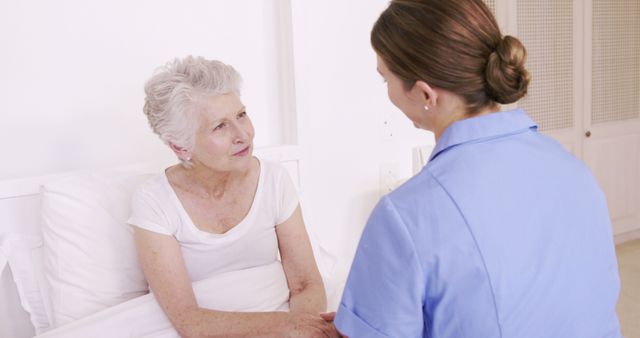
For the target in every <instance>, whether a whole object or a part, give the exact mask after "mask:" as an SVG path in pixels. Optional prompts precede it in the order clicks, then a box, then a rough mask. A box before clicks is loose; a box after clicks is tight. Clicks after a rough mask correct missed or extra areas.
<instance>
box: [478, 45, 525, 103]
mask: <svg viewBox="0 0 640 338" xmlns="http://www.w3.org/2000/svg"><path fill="white" fill-rule="evenodd" d="M526 58H527V51H526V50H525V48H524V46H523V45H522V43H521V42H520V40H518V39H517V38H514V37H512V36H509V35H507V36H505V37H504V38H503V39H502V40H501V41H500V42H499V43H498V45H497V46H496V48H495V50H494V51H493V52H492V53H491V55H489V61H488V62H487V67H486V69H485V74H484V75H485V80H486V92H487V95H488V96H489V97H490V98H491V99H492V100H494V101H496V102H498V103H503V104H507V103H513V102H516V101H518V100H519V99H520V98H521V97H523V96H524V95H525V94H526V93H527V87H528V86H529V80H530V77H529V72H527V70H526V69H525V68H524V63H525V61H526Z"/></svg>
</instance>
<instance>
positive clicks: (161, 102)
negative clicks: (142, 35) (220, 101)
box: [143, 55, 242, 165]
mask: <svg viewBox="0 0 640 338" xmlns="http://www.w3.org/2000/svg"><path fill="white" fill-rule="evenodd" d="M241 82H242V78H241V77H240V74H238V72H236V70H235V69H233V67H231V66H229V65H226V64H224V63H222V62H220V61H216V60H207V59H205V58H203V57H194V56H191V55H189V56H187V57H185V58H184V59H175V60H173V61H171V62H169V63H167V64H166V65H164V66H163V67H160V68H158V69H157V70H156V71H155V73H154V75H153V76H152V77H151V79H149V81H147V83H146V84H145V86H144V92H145V99H144V108H143V111H144V113H145V115H147V119H148V120H149V125H150V126H151V129H153V132H154V133H156V134H158V136H159V137H160V139H161V140H162V141H164V142H165V143H166V144H167V145H168V144H169V143H172V144H174V145H176V146H178V147H180V148H183V149H185V150H187V151H192V150H193V148H194V146H195V134H196V131H197V129H198V127H199V119H198V115H197V114H195V111H194V110H195V106H196V104H195V103H196V102H197V100H198V98H199V97H200V96H202V95H224V94H229V93H234V94H236V95H240V85H241ZM180 160H181V161H183V164H186V165H188V164H189V163H184V162H185V159H180Z"/></svg>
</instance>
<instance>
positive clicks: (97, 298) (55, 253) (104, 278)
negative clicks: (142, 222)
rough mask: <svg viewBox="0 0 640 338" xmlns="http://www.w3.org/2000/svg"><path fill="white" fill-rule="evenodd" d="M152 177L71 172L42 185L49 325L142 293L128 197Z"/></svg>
mask: <svg viewBox="0 0 640 338" xmlns="http://www.w3.org/2000/svg"><path fill="white" fill-rule="evenodd" d="M150 176H151V175H149V174H140V173H131V172H122V171H107V172H99V173H86V174H76V175H72V176H69V177H66V178H64V179H61V180H58V181H55V182H51V183H47V184H45V185H43V186H42V189H41V194H42V233H43V241H44V271H45V280H46V283H47V285H48V288H49V290H48V293H49V295H50V300H51V309H52V312H53V325H54V327H58V326H61V325H63V324H66V323H69V322H71V321H74V320H77V319H80V318H82V317H85V316H87V315H90V314H93V313H96V312H98V311H100V310H102V309H105V308H107V307H110V306H113V305H115V304H119V303H122V302H124V301H127V300H129V299H132V298H135V297H138V296H141V295H143V294H145V293H147V289H148V288H147V283H146V281H145V278H144V275H143V273H142V270H141V268H140V265H139V263H138V258H137V255H136V251H135V247H134V243H133V237H132V229H131V228H130V226H129V225H127V224H126V220H127V218H128V217H129V212H130V201H131V195H132V194H133V191H134V190H135V188H136V187H137V186H138V185H139V184H140V183H142V182H143V181H145V180H146V179H148V178H149V177H150Z"/></svg>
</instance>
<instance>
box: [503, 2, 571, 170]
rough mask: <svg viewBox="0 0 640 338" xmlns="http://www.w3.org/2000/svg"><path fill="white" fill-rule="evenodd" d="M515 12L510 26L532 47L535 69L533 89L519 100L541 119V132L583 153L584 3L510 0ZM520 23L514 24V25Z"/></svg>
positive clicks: (531, 69)
mask: <svg viewBox="0 0 640 338" xmlns="http://www.w3.org/2000/svg"><path fill="white" fill-rule="evenodd" d="M509 4H510V7H511V8H510V11H509V12H510V13H509V14H510V15H509V17H515V18H516V20H515V24H514V23H513V22H512V24H511V25H510V28H511V29H512V30H514V28H515V32H516V33H515V34H516V36H517V37H518V38H520V39H521V41H522V42H523V43H524V45H525V48H526V49H527V63H526V67H527V69H528V70H529V72H530V74H531V83H530V85H529V89H528V95H527V96H526V97H524V98H523V99H522V100H520V102H518V105H519V106H520V107H522V108H524V109H525V110H526V111H527V113H529V115H530V116H531V118H532V119H533V120H534V121H536V123H537V124H538V128H539V130H540V131H541V132H543V133H545V134H547V135H549V136H551V137H553V138H555V139H556V140H558V141H559V142H560V143H562V144H563V145H564V146H565V148H567V150H569V151H571V152H572V153H573V154H574V155H576V156H577V157H580V156H581V152H582V144H581V141H580V137H579V134H580V130H581V128H580V126H581V124H582V118H581V116H580V113H579V112H580V111H581V106H582V101H581V100H580V98H581V90H582V88H581V86H580V85H579V84H580V83H581V81H582V79H581V76H582V67H580V55H579V53H576V51H577V50H579V48H580V44H579V41H580V36H581V34H582V32H581V25H580V22H581V21H580V20H581V14H580V10H579V7H580V4H579V3H577V4H576V1H574V0H518V1H517V2H516V1H513V2H509ZM514 26H515V27H514Z"/></svg>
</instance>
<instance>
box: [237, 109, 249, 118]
mask: <svg viewBox="0 0 640 338" xmlns="http://www.w3.org/2000/svg"><path fill="white" fill-rule="evenodd" d="M245 116H247V112H246V111H243V112H242V113H240V114H238V118H239V119H240V118H243V117H245Z"/></svg>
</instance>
